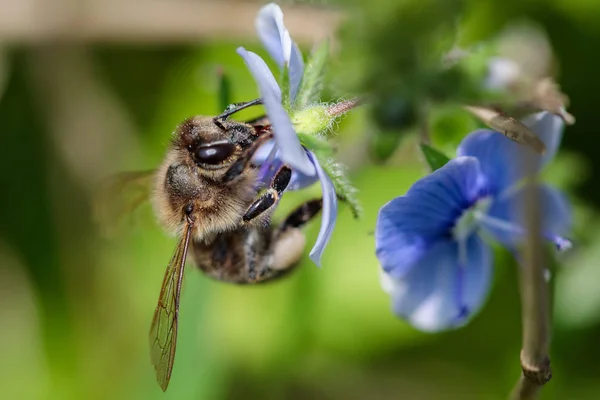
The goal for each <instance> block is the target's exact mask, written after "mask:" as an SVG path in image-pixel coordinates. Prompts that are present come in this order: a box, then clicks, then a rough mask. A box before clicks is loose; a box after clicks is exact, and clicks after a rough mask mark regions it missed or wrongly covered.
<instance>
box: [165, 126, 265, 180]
mask: <svg viewBox="0 0 600 400" xmlns="http://www.w3.org/2000/svg"><path fill="white" fill-rule="evenodd" d="M255 139H256V130H255V129H254V128H253V127H252V126H250V125H248V124H244V123H241V122H235V121H222V123H221V126H219V125H217V124H215V122H214V120H213V119H212V118H208V117H193V118H190V119H188V120H186V121H184V122H183V123H182V124H181V125H180V126H179V127H178V129H177V131H176V132H175V140H174V145H175V147H176V148H178V149H179V150H181V151H183V152H185V153H187V156H188V159H189V160H190V161H192V162H193V163H194V164H195V165H196V166H197V167H198V169H199V172H200V173H202V174H204V175H208V176H213V177H217V176H218V175H219V173H218V171H221V170H227V168H228V167H230V166H231V165H232V164H233V163H234V162H235V161H236V160H238V159H239V158H240V156H241V155H242V153H243V151H244V150H245V149H246V148H248V147H249V146H250V145H251V144H252V143H253V142H254V140H255Z"/></svg>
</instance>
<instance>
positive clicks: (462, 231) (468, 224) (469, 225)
mask: <svg viewBox="0 0 600 400" xmlns="http://www.w3.org/2000/svg"><path fill="white" fill-rule="evenodd" d="M491 203H492V199H491V197H483V198H481V199H479V200H477V201H476V202H475V204H473V205H472V206H471V207H469V208H467V209H466V210H464V211H463V213H462V215H461V216H460V217H458V219H457V220H456V224H455V225H454V227H453V228H452V237H453V238H454V240H456V241H457V242H459V243H460V242H464V241H465V240H466V239H467V238H468V237H469V236H470V235H471V233H473V232H474V231H476V230H477V228H479V220H478V218H477V215H478V214H481V213H483V214H485V213H486V212H487V210H488V209H489V208H490V205H491Z"/></svg>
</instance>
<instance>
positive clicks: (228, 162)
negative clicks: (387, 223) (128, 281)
mask: <svg viewBox="0 0 600 400" xmlns="http://www.w3.org/2000/svg"><path fill="white" fill-rule="evenodd" d="M257 104H261V101H260V99H257V100H254V101H250V102H246V103H237V104H233V105H231V106H230V107H228V108H227V110H225V112H224V113H222V114H221V115H219V116H216V117H201V116H196V117H192V118H189V119H187V120H186V121H184V122H183V123H182V124H181V125H180V126H179V127H178V128H177V130H176V131H175V133H174V135H173V140H172V142H171V144H170V146H169V148H168V151H167V153H166V156H165V158H164V161H163V163H162V164H161V166H160V167H159V168H158V169H157V170H156V171H152V172H142V173H139V174H136V173H128V175H125V176H124V177H126V178H128V179H131V180H140V179H142V178H143V177H144V176H149V177H151V179H152V181H153V183H152V186H153V188H152V191H151V201H152V204H153V208H154V210H155V214H156V216H157V219H158V221H159V223H160V224H161V225H162V226H163V227H164V228H165V230H167V231H168V232H170V233H174V234H175V235H177V236H178V237H179V242H178V244H177V247H176V248H175V251H174V253H173V256H172V257H171V260H170V261H169V263H168V265H167V269H166V272H165V275H164V279H163V281H162V286H161V290H160V295H159V298H158V304H157V306H156V310H155V311H154V317H153V319H152V324H151V327H150V336H149V339H150V348H151V360H152V364H153V365H154V368H155V371H156V378H157V380H158V383H159V385H160V387H161V388H162V390H163V391H165V390H166V389H167V386H168V385H169V381H170V378H171V373H172V369H173V362H174V359H175V349H176V345H177V329H178V321H179V301H180V294H181V286H182V281H183V275H184V274H183V273H184V267H185V264H186V259H187V258H188V252H189V253H190V257H191V258H192V259H193V261H194V263H195V264H196V266H197V267H198V268H199V269H200V270H201V271H202V272H203V273H204V274H206V275H208V276H209V277H211V278H214V279H217V280H220V281H225V282H230V283H236V284H257V283H262V282H269V281H272V280H274V279H277V278H280V277H282V276H284V275H286V274H288V273H289V272H290V271H292V270H293V268H294V267H295V266H296V265H297V262H298V260H299V259H300V257H301V255H302V253H303V251H304V247H305V238H304V235H303V233H302V232H301V230H300V228H301V227H302V226H303V225H305V224H306V223H307V222H308V221H310V220H311V219H312V218H313V217H314V216H315V215H317V214H318V213H319V212H320V211H321V208H322V203H323V202H322V199H321V198H319V199H313V200H310V201H308V202H306V203H303V204H302V205H300V206H299V207H298V208H297V209H295V210H294V211H292V212H291V213H290V214H289V215H288V216H287V217H286V218H285V219H284V220H283V222H282V223H280V224H279V225H278V226H274V225H273V224H271V223H270V220H271V214H272V212H273V210H274V208H275V206H276V204H277V202H278V200H279V198H280V196H281V194H282V193H283V191H284V190H285V189H286V187H287V185H288V184H289V182H290V179H291V176H292V171H291V169H290V168H289V167H288V166H287V165H281V166H280V168H279V169H278V170H277V171H274V172H273V174H272V175H273V176H272V178H271V179H270V185H269V186H268V187H266V188H264V189H261V188H260V186H258V185H257V178H258V175H259V166H257V165H255V164H254V163H253V162H252V158H253V156H254V154H255V152H256V151H257V150H258V148H259V147H260V146H261V145H263V144H264V143H265V142H267V141H268V140H270V139H272V138H273V131H272V129H271V126H270V124H268V120H266V119H265V118H260V119H257V120H255V121H251V122H249V123H248V122H237V121H232V120H229V119H228V118H229V116H231V115H232V114H234V113H236V112H238V111H240V110H242V109H244V108H247V107H250V106H253V105H257ZM139 202H140V199H139V197H137V198H136V200H135V205H137V204H139Z"/></svg>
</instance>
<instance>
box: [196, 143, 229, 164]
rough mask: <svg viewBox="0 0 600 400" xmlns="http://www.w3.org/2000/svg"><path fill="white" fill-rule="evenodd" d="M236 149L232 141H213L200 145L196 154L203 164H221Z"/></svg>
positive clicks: (197, 159)
mask: <svg viewBox="0 0 600 400" xmlns="http://www.w3.org/2000/svg"><path fill="white" fill-rule="evenodd" d="M234 151H235V145H234V144H233V143H230V142H221V143H212V144H207V145H204V146H200V147H198V149H197V150H196V153H195V156H196V161H198V162H199V163H202V164H212V165H215V164H219V163H221V162H223V161H224V160H225V159H226V158H228V157H229V156H231V155H232V154H233V152H234Z"/></svg>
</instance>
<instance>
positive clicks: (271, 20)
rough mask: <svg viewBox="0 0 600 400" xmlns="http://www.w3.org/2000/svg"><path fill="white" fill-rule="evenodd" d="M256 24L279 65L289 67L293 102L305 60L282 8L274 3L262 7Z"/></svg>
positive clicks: (302, 73) (263, 41)
mask: <svg viewBox="0 0 600 400" xmlns="http://www.w3.org/2000/svg"><path fill="white" fill-rule="evenodd" d="M255 26H256V31H257V32H258V36H259V38H260V40H261V41H262V43H263V45H264V46H265V48H266V49H267V51H268V52H269V54H270V55H271V57H273V59H274V60H275V62H276V63H277V64H278V65H279V67H281V68H286V67H288V68H289V70H288V73H289V79H290V100H291V101H292V102H293V101H294V99H295V98H296V94H297V93H298V89H299V88H300V83H301V81H302V76H303V75H304V61H303V59H302V53H301V52H300V50H299V49H298V46H297V45H296V43H294V42H293V41H292V39H291V37H290V33H289V32H288V30H287V28H286V27H285V24H284V23H283V13H282V12H281V8H279V6H278V5H277V4H274V3H270V4H267V5H266V6H264V7H263V8H261V9H260V11H259V12H258V15H257V17H256V21H255Z"/></svg>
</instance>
